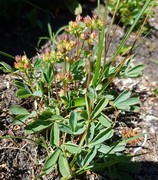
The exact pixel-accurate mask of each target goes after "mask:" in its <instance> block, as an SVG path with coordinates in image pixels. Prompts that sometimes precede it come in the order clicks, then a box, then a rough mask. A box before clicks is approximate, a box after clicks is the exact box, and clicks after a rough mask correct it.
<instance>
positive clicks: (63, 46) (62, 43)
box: [57, 35, 76, 58]
mask: <svg viewBox="0 0 158 180" xmlns="http://www.w3.org/2000/svg"><path fill="white" fill-rule="evenodd" d="M75 45H76V42H75V41H74V40H70V38H69V36H68V35H64V36H58V37H57V56H58V58H61V57H62V56H64V55H66V54H68V53H69V52H70V51H71V50H72V48H73V47H75Z"/></svg>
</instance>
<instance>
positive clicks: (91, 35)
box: [90, 31, 97, 40]
mask: <svg viewBox="0 0 158 180" xmlns="http://www.w3.org/2000/svg"><path fill="white" fill-rule="evenodd" d="M96 37H97V33H96V32H95V31H94V32H92V33H91V34H90V38H91V39H92V40H94V39H95V38H96Z"/></svg>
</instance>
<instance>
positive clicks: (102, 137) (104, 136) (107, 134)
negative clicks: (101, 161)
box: [88, 128, 114, 147]
mask: <svg viewBox="0 0 158 180" xmlns="http://www.w3.org/2000/svg"><path fill="white" fill-rule="evenodd" d="M113 134H114V130H113V129H111V128H108V129H105V130H102V131H101V132H100V133H99V134H98V135H97V136H96V137H95V138H94V139H93V140H92V141H91V142H90V143H89V144H88V146H90V147H93V146H95V145H97V144H100V143H102V142H104V141H106V140H108V139H110V138H111V137H112V136H113Z"/></svg>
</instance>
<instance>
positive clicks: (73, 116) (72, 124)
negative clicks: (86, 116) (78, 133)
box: [69, 111, 77, 132]
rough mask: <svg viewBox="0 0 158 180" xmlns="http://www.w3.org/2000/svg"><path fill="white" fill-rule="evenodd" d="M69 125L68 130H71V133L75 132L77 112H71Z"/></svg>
mask: <svg viewBox="0 0 158 180" xmlns="http://www.w3.org/2000/svg"><path fill="white" fill-rule="evenodd" d="M69 124H70V129H71V130H72V132H75V130H76V125H77V112H75V111H72V112H71V114H70V119H69Z"/></svg>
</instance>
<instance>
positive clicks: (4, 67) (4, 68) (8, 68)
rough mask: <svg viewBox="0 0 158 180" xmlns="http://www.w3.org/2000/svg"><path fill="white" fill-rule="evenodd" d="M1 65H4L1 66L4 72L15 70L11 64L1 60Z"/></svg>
mask: <svg viewBox="0 0 158 180" xmlns="http://www.w3.org/2000/svg"><path fill="white" fill-rule="evenodd" d="M0 65H2V67H0V69H2V70H3V71H4V72H9V73H13V72H14V70H13V68H12V67H11V66H10V65H9V64H7V63H5V62H2V61H0Z"/></svg>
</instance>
